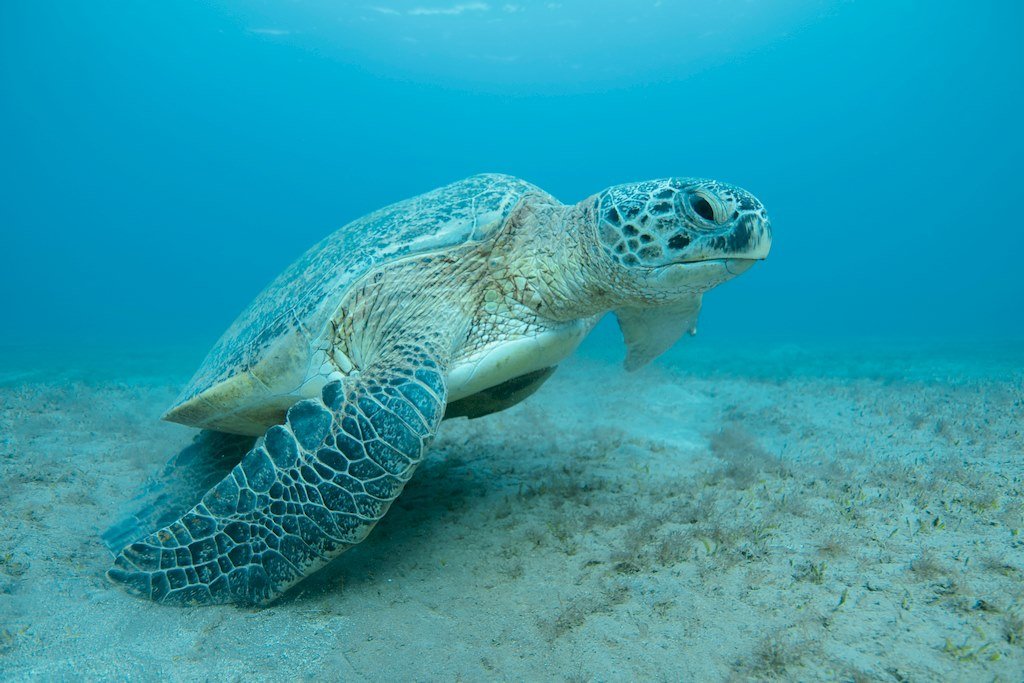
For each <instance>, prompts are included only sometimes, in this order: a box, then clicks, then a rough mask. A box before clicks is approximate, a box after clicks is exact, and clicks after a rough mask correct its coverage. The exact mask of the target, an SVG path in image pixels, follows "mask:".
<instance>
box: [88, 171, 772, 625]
mask: <svg viewBox="0 0 1024 683" xmlns="http://www.w3.org/2000/svg"><path fill="white" fill-rule="evenodd" d="M475 178H476V180H475V179H470V180H468V181H463V183H469V185H468V186H463V189H465V187H472V188H476V189H481V188H482V189H481V193H478V194H474V195H472V196H471V197H469V198H467V197H466V196H465V195H464V193H460V192H459V191H457V190H452V189H451V188H456V187H459V186H460V184H459V183H456V184H454V185H452V186H448V188H442V190H444V191H450V192H454V195H453V197H454V198H455V199H457V200H458V201H457V210H455V211H454V213H453V214H451V215H454V216H455V217H456V218H455V219H453V220H455V223H454V224H452V225H451V226H449V225H448V223H446V222H445V220H446V219H445V220H443V219H441V218H438V216H441V215H442V214H444V208H443V207H442V206H441V205H440V204H437V202H440V201H441V200H440V199H438V197H434V199H431V200H430V201H429V202H427V206H428V207H432V208H430V209H429V211H427V213H422V212H420V213H416V212H413V214H411V215H414V216H416V215H418V216H426V215H429V216H430V220H431V221H434V225H433V229H434V230H435V231H436V234H435V233H429V234H427V233H428V232H429V231H427V230H426V228H423V226H421V228H423V230H421V231H420V232H416V231H414V234H416V235H418V237H417V238H416V240H414V241H417V240H421V238H422V241H420V242H419V243H418V244H417V245H409V244H404V243H403V244H396V245H378V246H377V247H375V251H374V252H373V253H374V254H375V255H376V256H375V258H376V257H379V256H381V255H383V254H387V255H388V256H389V258H386V259H383V258H382V259H381V260H380V261H376V262H374V263H373V264H372V267H368V268H364V265H365V263H364V262H365V261H366V258H364V256H365V255H364V256H361V257H358V258H357V261H358V262H359V264H360V265H359V269H358V273H356V274H354V275H353V274H347V275H345V274H341V275H339V274H337V273H334V274H333V275H331V274H330V267H329V265H325V264H324V258H327V257H323V256H322V255H320V256H318V255H316V254H312V252H311V254H312V255H307V259H306V260H304V261H300V263H299V264H296V266H293V268H292V269H290V270H289V271H288V273H286V276H287V277H285V276H282V277H283V278H284V281H286V282H284V281H282V278H279V282H278V284H277V285H272V286H271V288H269V289H268V290H267V292H266V293H265V294H264V295H262V296H261V298H260V299H259V300H258V302H257V304H258V305H257V304H254V308H252V310H253V311H256V312H257V313H259V315H257V318H258V320H256V319H254V321H250V322H252V323H253V324H254V325H256V327H254V328H252V329H251V330H249V332H244V333H239V332H238V330H235V332H231V331H229V333H228V334H227V335H225V339H228V338H231V339H236V340H242V339H243V338H245V339H249V338H248V337H247V336H246V335H249V334H250V333H252V334H257V333H256V332H253V330H255V329H256V328H264V329H269V328H265V326H264V323H265V322H266V321H262V322H261V320H262V318H260V316H263V315H264V314H267V315H269V312H270V311H271V309H272V308H273V306H272V303H277V300H276V299H275V297H277V296H285V295H286V294H287V293H288V292H294V291H298V292H300V294H301V296H299V300H300V303H302V304H303V305H305V304H308V303H309V302H310V300H311V298H310V295H309V293H308V291H305V290H303V289H302V288H301V287H299V284H298V283H306V284H309V283H311V282H312V283H313V284H314V285H315V287H313V290H314V291H316V292H318V296H320V295H322V296H323V297H325V298H326V299H328V300H329V301H328V302H327V303H324V302H319V303H318V304H317V306H320V307H329V309H330V310H329V313H327V314H324V315H323V327H324V328H325V330H327V333H326V334H321V335H319V336H318V337H317V339H318V340H321V341H322V342H323V343H324V344H326V347H327V348H326V349H323V351H324V352H326V353H327V354H328V355H330V354H337V357H336V359H335V363H336V365H337V366H338V367H340V366H341V360H340V359H342V358H343V359H344V361H345V364H346V367H347V369H345V370H344V371H343V372H336V373H332V374H331V375H329V377H330V380H331V381H329V382H328V383H327V384H326V385H325V386H324V387H323V389H322V392H320V395H319V396H318V397H315V398H308V399H305V400H301V401H298V402H296V403H294V404H290V405H291V407H290V408H288V410H287V414H286V415H285V417H284V420H283V423H281V424H276V425H273V426H270V427H269V429H267V430H266V433H265V435H264V436H263V437H262V438H261V439H259V440H257V441H256V443H255V445H254V446H253V447H252V449H251V450H249V451H248V452H247V453H246V454H245V455H244V456H243V457H242V459H241V462H239V463H238V465H237V466H235V467H234V468H233V469H232V470H231V472H230V474H228V476H226V477H225V478H224V479H223V480H222V481H220V483H218V484H216V485H215V486H213V488H212V489H210V490H209V492H207V493H206V494H205V495H204V496H202V499H201V500H200V501H199V503H198V504H196V505H194V506H193V507H192V508H191V509H188V511H187V512H185V513H184V514H183V515H181V517H180V518H179V519H177V520H176V521H174V522H172V523H170V524H168V525H167V526H164V527H163V528H161V529H159V530H157V531H156V532H154V533H151V534H147V535H145V537H144V538H142V539H141V540H139V541H136V542H134V543H131V544H129V545H128V546H127V547H125V548H124V549H123V550H122V551H121V552H120V554H118V556H117V558H116V560H115V563H114V567H113V568H112V569H110V571H109V572H108V576H109V577H110V578H111V579H112V580H113V581H115V582H117V583H120V584H122V585H124V586H125V587H126V588H127V589H128V590H130V591H131V592H134V593H136V594H139V595H142V596H145V597H148V598H150V599H152V600H155V601H158V602H163V603H168V604H210V603H226V602H233V603H237V604H249V605H258V604H265V603H267V602H269V601H271V600H273V599H274V598H276V597H277V596H279V595H280V594H281V593H282V592H284V591H285V590H287V589H288V588H289V587H290V586H292V585H294V584H295V583H297V582H298V581H300V580H301V579H302V578H304V577H305V576H307V575H309V574H310V573H312V572H313V571H315V570H316V569H317V568H319V567H321V566H323V565H324V564H325V563H327V562H329V561H330V560H331V559H332V558H334V557H336V556H337V555H338V554H340V553H341V552H343V551H344V550H345V549H347V548H349V547H351V546H352V545H353V544H355V543H359V542H360V541H361V540H362V539H363V538H364V537H365V536H366V535H367V534H368V533H369V532H370V530H371V529H372V528H373V526H374V525H375V524H376V523H377V521H378V520H380V518H381V517H382V516H383V515H384V514H385V513H386V512H387V510H388V508H389V507H390V505H391V503H392V502H393V501H394V500H395V498H396V497H397V496H398V495H399V494H400V493H401V491H402V488H403V487H404V485H405V483H406V482H407V481H408V480H409V478H410V477H411V476H412V475H413V472H414V471H415V469H416V466H417V465H418V464H419V463H420V462H421V461H422V459H423V455H424V451H425V449H426V448H427V446H428V444H429V442H430V440H431V439H432V438H433V436H434V434H435V432H436V430H437V428H438V425H439V423H440V421H441V420H442V419H443V416H444V412H445V406H446V404H447V402H448V400H449V397H450V392H449V383H450V382H449V380H450V379H451V378H452V377H454V376H456V375H459V373H462V377H461V379H459V381H458V382H455V385H457V386H461V387H462V388H463V389H465V387H466V386H468V384H467V382H470V384H471V380H472V379H473V378H476V377H483V378H485V380H486V382H488V383H489V384H486V385H484V386H479V387H477V388H475V389H474V390H475V391H480V390H483V389H486V388H488V387H489V386H496V385H498V384H500V383H502V382H505V381H508V380H512V379H515V378H516V377H525V376H531V375H530V373H531V372H534V371H536V370H540V369H543V368H550V367H553V366H554V365H555V364H557V362H558V361H559V360H560V359H561V358H562V357H564V355H567V354H568V353H571V349H572V347H573V345H574V344H575V343H578V340H579V339H581V338H582V335H583V334H585V333H586V332H587V331H588V330H589V329H590V327H591V326H592V325H593V323H594V322H596V320H597V319H598V317H599V316H600V315H601V314H603V313H604V312H607V311H609V310H625V309H628V310H629V312H630V313H629V315H630V317H629V320H630V322H629V325H628V329H629V330H630V333H631V334H633V335H639V336H641V337H643V338H640V339H635V340H634V342H633V344H632V348H634V349H640V351H641V355H642V356H643V358H642V360H643V361H644V362H646V361H647V360H650V358H652V357H653V356H654V355H656V353H660V352H661V351H662V350H664V348H667V345H668V344H670V343H671V342H672V341H673V340H674V338H676V337H673V336H672V335H677V334H678V333H680V332H681V331H682V329H683V328H682V327H679V329H675V327H673V326H672V325H666V324H665V320H663V317H664V315H665V312H666V311H668V312H670V313H672V314H673V315H676V314H678V315H685V316H686V318H685V320H683V321H682V323H685V325H691V324H692V319H695V315H696V310H697V309H696V308H694V307H693V302H694V301H695V300H694V296H695V295H699V294H700V293H701V292H703V291H705V290H706V289H708V288H710V287H711V286H714V284H717V283H718V282H721V281H724V280H725V279H728V277H730V271H729V268H730V265H729V264H730V262H731V261H733V260H736V259H738V260H742V261H745V262H747V263H748V264H749V263H750V262H752V260H755V259H760V258H764V257H765V256H766V255H767V253H768V247H769V245H770V227H769V224H768V221H767V217H766V216H765V214H764V211H763V208H762V207H761V206H760V204H759V203H757V200H755V199H753V197H751V196H750V195H749V194H747V193H745V192H743V191H742V190H739V189H738V188H733V187H730V186H726V185H722V184H718V183H714V182H713V181H692V180H683V179H665V180H659V181H648V182H644V183H634V184H631V185H620V186H615V187H612V188H609V189H608V190H606V191H604V192H602V193H600V194H598V195H595V196H593V197H590V198H588V199H586V200H584V201H582V202H580V203H579V204H576V205H574V206H565V205H562V204H560V203H558V202H557V201H556V200H554V199H553V198H551V197H550V196H549V195H546V194H544V193H543V192H541V191H539V190H537V191H536V192H534V191H532V190H530V189H529V188H530V187H532V186H529V187H528V186H527V184H525V183H523V184H522V185H519V184H518V183H522V181H516V180H515V179H509V178H508V177H505V176H500V177H498V176H479V177H475ZM474 183H477V184H479V185H480V187H479V188H478V187H477V185H475V184H474ZM495 183H498V185H501V186H502V187H504V188H505V190H506V192H505V194H501V197H503V199H500V201H499V200H496V199H495V198H496V197H498V195H499V194H500V192H498V190H497V189H496V186H495ZM510 183H511V185H510ZM509 187H512V188H513V189H514V191H513V192H511V193H510V192H508V191H507V190H508V188H509ZM439 192H441V195H439V197H442V198H443V197H444V196H446V195H444V192H443V191H439ZM489 193H490V194H489ZM429 196H431V195H430V194H428V195H424V196H423V197H429ZM423 197H421V198H417V200H415V201H424V200H423ZM488 197H489V199H486V198H488ZM511 197H515V198H516V201H515V204H514V206H508V205H507V201H506V200H508V199H509V198H511ZM449 198H452V197H449ZM484 199H486V202H491V203H490V204H488V205H487V206H488V207H489V208H487V211H486V212H485V213H484V214H480V213H478V212H476V209H475V208H473V207H475V206H477V205H476V204H475V202H478V201H484ZM410 201H414V200H410ZM430 202H434V204H432V203H430ZM486 202H485V203H486ZM435 204H437V205H436V206H435ZM396 206H398V205H396ZM666 207H669V208H666ZM421 208H422V207H421ZM392 209H393V207H391V208H389V210H392ZM399 213H401V212H399ZM374 215H377V214H374ZM388 215H391V218H390V219H388V220H392V221H398V218H396V216H397V215H398V214H394V215H392V214H388ZM444 215H448V214H444ZM482 215H486V216H492V215H493V216H498V218H499V222H498V224H496V225H492V224H488V225H487V226H483V225H482V224H481V223H480V217H481V216H482ZM366 220H369V221H370V222H369V223H365V224H366V225H370V224H374V225H385V224H383V223H380V224H378V223H373V221H372V220H370V219H369V218H368V219H364V221H366ZM357 223H359V224H363V223H362V222H357ZM388 225H390V223H388ZM396 225H397V223H396ZM467 226H468V227H467ZM449 228H450V229H449ZM395 229H396V230H397V229H398V228H395ZM418 230H419V229H418ZM467 230H468V232H467ZM480 231H482V232H483V233H486V238H481V239H476V238H475V237H473V238H470V237H467V235H477V233H478V232H480ZM453 235H456V236H455V237H453ZM645 235H646V236H647V237H648V238H649V239H644V236H645ZM345 239H347V238H344V239H341V242H339V244H344V243H345ZM363 239H364V240H365V239H367V238H365V236H364V237H363ZM634 243H635V244H634ZM446 245H447V246H446ZM652 245H655V246H657V247H658V248H657V250H647V251H645V249H647V247H649V246H652ZM620 247H621V248H620ZM332 249H334V247H332ZM329 257H330V258H333V257H338V258H342V257H341V256H339V255H338V254H337V253H335V252H334V251H331V252H330V254H329ZM330 258H327V260H328V261H329V260H330ZM371 260H372V259H371ZM303 264H305V265H303ZM351 265H352V264H351V262H349V261H343V262H342V264H341V266H339V267H341V268H344V267H348V266H351ZM307 266H308V267H309V269H310V271H309V272H308V273H307V272H304V271H302V268H303V267H307ZM325 278H326V279H325ZM331 278H333V279H331ZM328 282H335V283H337V282H342V283H343V286H342V288H343V290H344V292H343V293H334V292H330V291H329V287H328V285H327V284H325V283H328ZM275 287H278V288H277V289H275ZM281 287H283V289H281ZM296 287H298V288H299V289H298V290H296V289H295V288H296ZM696 304H697V307H698V308H699V300H696ZM290 305H291V304H288V305H282V310H281V311H280V312H276V313H274V315H275V316H277V317H276V318H275V320H287V319H294V320H296V321H297V320H300V319H302V316H299V317H295V316H294V315H293V314H294V310H293V309H291V308H289V306H290ZM324 310H327V308H324ZM289 311H290V312H289ZM648 314H652V315H654V318H653V319H652V321H648V320H646V316H647V315H648ZM282 316H283V317H282ZM289 316H292V317H291V318H289ZM317 316H321V314H320V313H318V314H317ZM243 318H245V316H243ZM245 319H247V318H245ZM317 320H320V317H318V318H317ZM247 324H248V323H247ZM289 324H290V323H289ZM318 324H320V323H318ZM237 325H238V323H236V327H237ZM233 329H234V328H233ZM246 329H248V328H246ZM624 329H626V328H624ZM236 333H237V334H241V336H237V334H236ZM232 334H236V337H231V335H232ZM258 334H263V332H259V333H258ZM258 334H257V336H258ZM273 334H276V333H273ZM541 337H543V338H544V339H545V340H546V341H545V342H544V344H547V346H546V347H545V346H544V344H540V343H539V342H538V340H539V339H540V338H541ZM222 341H223V340H222ZM251 341H252V340H251V339H249V341H245V342H244V343H242V341H239V343H240V344H241V347H242V348H239V349H233V350H232V349H221V350H220V351H216V350H215V352H214V354H213V355H214V356H216V354H220V353H227V354H228V355H231V354H236V353H237V354H242V356H240V357H249V356H246V354H251V353H256V355H257V356H258V355H259V353H262V352H259V351H253V349H256V348H257V347H253V346H252V345H251V344H250V342H251ZM524 341H525V342H526V344H525V345H524V344H523V342H524ZM645 341H646V343H647V346H644V343H645ZM534 342H538V343H537V344H536V345H534V344H533V343H534ZM225 343H227V344H228V345H229V346H230V344H231V342H230V341H229V342H225ZM516 344H520V346H516ZM294 349H300V347H298V346H296V347H294ZM294 349H293V350H294ZM305 349H306V351H305V352H306V353H307V354H308V352H309V351H310V348H309V347H308V346H307V347H305ZM509 349H516V350H515V352H514V353H509V354H508V355H506V356H502V355H501V352H502V351H508V350H509ZM296 352H297V353H298V351H296ZM494 352H496V354H495V353H494ZM545 353H547V354H549V356H546V357H544V359H543V363H541V364H540V365H538V367H531V366H529V358H530V357H532V356H533V355H538V354H539V355H541V356H543V355H544V354H545ZM300 356H301V353H300ZM232 357H234V356H232ZM253 357H255V356H253ZM488 358H490V359H491V360H488ZM495 358H497V359H498V360H500V361H503V362H504V361H507V363H506V365H508V366H510V367H514V368H515V369H516V372H517V373H518V374H513V375H502V374H501V372H502V371H501V370H497V369H496V368H498V367H499V366H500V363H498V362H497V361H495V360H494V359H495ZM303 360H304V362H307V363H308V361H309V359H308V358H305V359H303V358H298V362H303ZM232 362H234V361H231V362H228V361H225V360H224V359H221V360H218V361H216V362H214V364H213V366H212V367H213V370H214V371H217V372H219V371H220V370H223V369H224V368H226V367H228V366H230V365H231V363H232ZM239 362H241V361H239ZM489 362H492V363H493V364H492V366H491V367H490V369H488V370H481V371H480V372H479V373H478V372H477V371H476V369H477V368H483V367H484V366H486V365H487V363H489ZM460 363H461V365H460ZM265 367H267V366H265ZM218 368H219V370H218ZM208 369H209V368H208ZM467 369H468V371H469V372H468V379H467ZM200 374H202V373H200ZM204 381H205V380H204ZM459 382H461V383H462V384H461V385H459ZM263 383H264V384H266V382H263ZM473 386H474V387H475V385H473ZM236 388H237V387H236ZM264 388H266V387H264ZM508 405H511V403H509V404H508ZM182 509H186V508H185V507H184V506H183V507H180V508H175V509H174V512H173V513H172V514H171V515H168V517H167V518H170V517H172V516H173V515H176V514H177V511H178V510H182ZM160 519H165V518H164V517H160ZM118 533H119V534H121V533H126V531H125V529H118ZM140 535H142V533H141V532H140Z"/></svg>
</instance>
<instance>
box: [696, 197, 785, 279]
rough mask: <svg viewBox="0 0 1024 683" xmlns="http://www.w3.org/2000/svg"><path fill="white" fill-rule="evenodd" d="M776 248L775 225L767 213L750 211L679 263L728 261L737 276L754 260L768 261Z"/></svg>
mask: <svg viewBox="0 0 1024 683" xmlns="http://www.w3.org/2000/svg"><path fill="white" fill-rule="evenodd" d="M771 248H772V226H771V223H770V222H769V220H768V218H767V217H766V216H764V214H763V212H756V213H755V212H750V213H747V214H745V215H743V216H741V217H740V218H738V219H736V221H735V222H734V223H733V224H732V226H731V227H730V228H728V229H726V230H722V231H717V232H715V233H713V234H712V235H709V236H707V237H704V238H702V239H699V240H698V241H696V242H695V243H694V244H693V245H692V248H691V249H690V250H688V253H687V254H686V256H685V257H684V258H682V259H680V260H679V261H677V263H700V262H703V261H725V262H726V264H727V266H728V270H729V272H730V273H732V274H734V275H739V274H740V273H742V272H744V271H746V270H747V269H748V268H750V266H751V265H753V263H754V261H763V260H764V259H766V258H768V252H769V251H771Z"/></svg>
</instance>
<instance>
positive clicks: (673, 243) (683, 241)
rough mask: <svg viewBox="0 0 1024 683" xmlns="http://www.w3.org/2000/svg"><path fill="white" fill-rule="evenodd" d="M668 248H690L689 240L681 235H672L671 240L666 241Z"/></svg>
mask: <svg viewBox="0 0 1024 683" xmlns="http://www.w3.org/2000/svg"><path fill="white" fill-rule="evenodd" d="M668 246H669V247H670V248H671V249H685V248H686V247H688V246H690V238H689V237H688V236H687V235H684V234H683V233H679V234H678V235H672V238H671V239H669V241H668Z"/></svg>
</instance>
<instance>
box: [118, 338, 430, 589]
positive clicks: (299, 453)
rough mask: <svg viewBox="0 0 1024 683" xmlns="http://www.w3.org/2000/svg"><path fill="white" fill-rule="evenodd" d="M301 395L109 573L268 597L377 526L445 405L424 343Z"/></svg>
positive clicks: (135, 581)
mask: <svg viewBox="0 0 1024 683" xmlns="http://www.w3.org/2000/svg"><path fill="white" fill-rule="evenodd" d="M395 351H397V352H398V353H397V356H396V357H393V360H392V362H391V363H388V364H387V365H385V366H384V368H383V369H378V370H377V371H375V372H367V371H364V372H362V373H360V374H359V375H355V376H349V377H345V378H343V379H341V380H336V381H334V382H331V383H329V384H327V385H326V386H325V387H324V389H323V392H322V395H321V398H316V399H312V398H311V399H306V400H304V401H300V402H298V403H296V404H295V405H293V406H292V407H291V409H290V410H289V411H288V415H287V417H286V419H285V423H284V424H283V425H276V426H274V427H271V428H270V429H269V430H268V431H267V433H266V435H265V436H264V438H263V439H262V440H261V441H259V442H257V443H256V445H255V446H254V447H253V448H252V450H250V451H249V452H248V453H247V454H246V455H245V457H243V458H242V461H241V462H240V463H239V464H238V465H236V466H235V467H234V468H233V469H232V470H231V472H230V474H228V476H226V477H225V478H224V479H223V480H221V482H220V483H218V484H217V485H216V486H214V487H213V488H212V489H210V491H209V492H208V493H207V494H206V495H205V496H203V498H202V501H201V502H200V503H199V504H198V505H196V506H195V507H193V508H192V509H191V510H189V511H188V512H186V513H185V514H184V515H182V516H181V517H180V519H178V520H177V521H174V522H172V523H171V524H169V525H167V526H165V527H163V528H161V529H160V530H159V531H157V532H156V533H153V534H151V535H149V536H147V537H146V538H143V539H142V540H140V541H137V542H135V543H132V544H131V545H129V546H127V547H126V548H124V549H123V550H122V551H121V553H120V554H119V555H118V556H117V558H116V560H115V562H114V566H113V567H112V568H111V569H110V570H109V571H108V572H107V576H108V577H109V578H110V579H111V580H112V581H114V582H115V583H119V584H122V585H123V587H124V588H126V589H127V590H128V591H130V592H132V593H136V594H138V595H141V596H143V597H147V598H150V599H152V600H155V601H157V602H162V603H165V604H177V605H188V604H214V603H228V602H234V603H238V604H246V605H256V604H263V603H266V602H269V601H271V600H273V599H274V598H276V597H278V596H279V595H280V594H281V593H283V592H284V591H285V590H287V589H288V588H289V587H290V586H292V585H293V584H295V583H297V582H298V581H300V580H301V579H303V578H304V577H305V576H307V575H309V574H310V573H312V572H314V571H315V570H317V569H319V568H320V567H321V566H323V565H324V564H326V563H327V562H329V561H330V560H331V559H333V558H334V557H336V556H337V555H339V554H340V553H341V552H343V551H344V550H346V549H348V548H349V547H351V546H352V545H355V544H356V543H359V542H360V541H362V540H363V538H365V537H366V535H367V534H368V533H369V532H370V530H371V529H372V528H373V527H374V525H375V524H376V523H377V522H378V521H379V520H380V519H381V517H383V516H384V514H385V513H386V512H387V510H388V508H389V507H390V506H391V503H392V502H393V501H394V500H395V498H397V497H398V494H399V493H401V491H402V489H403V487H404V486H405V483H406V482H407V481H408V480H409V478H410V477H411V476H412V474H413V471H414V470H415V469H416V466H417V465H418V464H419V463H420V461H421V460H422V458H423V453H424V450H425V448H426V446H427V443H428V442H429V441H430V439H431V438H432V437H433V435H434V432H435V431H436V429H437V426H438V424H439V423H440V421H441V418H442V415H443V413H444V406H445V402H446V395H447V390H446V386H445V380H444V376H445V373H444V372H443V370H442V369H441V367H440V366H439V364H438V363H437V362H436V361H435V360H434V357H433V356H432V355H431V354H429V353H427V352H426V351H425V350H424V349H423V348H422V347H418V346H412V345H403V346H400V347H398V348H397V349H395Z"/></svg>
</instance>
